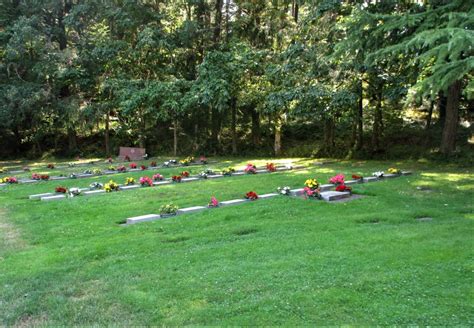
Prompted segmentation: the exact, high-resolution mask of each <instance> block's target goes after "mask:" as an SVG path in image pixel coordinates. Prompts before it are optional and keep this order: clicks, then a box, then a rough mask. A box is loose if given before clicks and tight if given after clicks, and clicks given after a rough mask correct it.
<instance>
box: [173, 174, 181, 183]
mask: <svg viewBox="0 0 474 328" xmlns="http://www.w3.org/2000/svg"><path fill="white" fill-rule="evenodd" d="M171 180H173V182H181V176H180V175H173V176H172V177H171Z"/></svg>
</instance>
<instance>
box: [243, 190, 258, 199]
mask: <svg viewBox="0 0 474 328" xmlns="http://www.w3.org/2000/svg"><path fill="white" fill-rule="evenodd" d="M245 198H246V199H248V200H257V199H258V195H257V193H256V192H254V191H249V192H248V193H246V194H245Z"/></svg>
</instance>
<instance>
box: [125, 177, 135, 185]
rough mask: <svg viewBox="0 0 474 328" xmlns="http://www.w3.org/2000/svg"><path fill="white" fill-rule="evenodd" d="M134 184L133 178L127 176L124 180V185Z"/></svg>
mask: <svg viewBox="0 0 474 328" xmlns="http://www.w3.org/2000/svg"><path fill="white" fill-rule="evenodd" d="M133 184H135V179H134V178H127V180H125V185H127V186H129V185H133Z"/></svg>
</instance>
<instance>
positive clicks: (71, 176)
mask: <svg viewBox="0 0 474 328" xmlns="http://www.w3.org/2000/svg"><path fill="white" fill-rule="evenodd" d="M69 179H77V174H76V173H71V174H70V175H69Z"/></svg>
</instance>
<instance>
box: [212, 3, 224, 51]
mask: <svg viewBox="0 0 474 328" xmlns="http://www.w3.org/2000/svg"><path fill="white" fill-rule="evenodd" d="M222 5H223V0H215V7H214V10H215V16H214V35H213V41H214V45H217V44H218V42H219V40H220V36H221V29H222V28H221V24H222Z"/></svg>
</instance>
